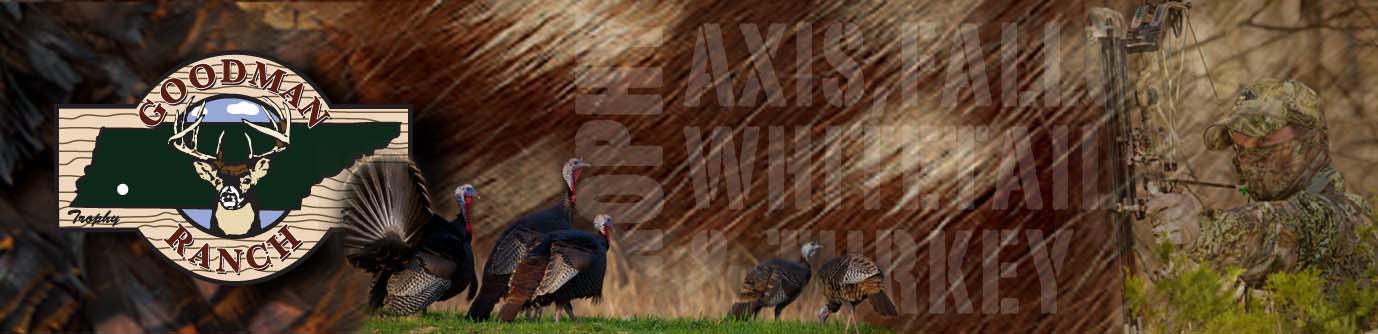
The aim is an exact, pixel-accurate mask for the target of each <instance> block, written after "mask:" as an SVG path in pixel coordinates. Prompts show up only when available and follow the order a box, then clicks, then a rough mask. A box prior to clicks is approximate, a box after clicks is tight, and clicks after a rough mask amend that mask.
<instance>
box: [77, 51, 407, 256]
mask: <svg viewBox="0 0 1378 334" xmlns="http://www.w3.org/2000/svg"><path fill="white" fill-rule="evenodd" d="M217 99H221V100H224V99H235V100H230V101H232V102H233V101H238V102H243V101H244V100H248V101H252V102H258V104H260V105H261V106H264V108H262V109H258V110H264V111H272V112H264V114H267V118H266V119H263V120H262V121H250V120H249V119H248V118H247V117H249V116H235V115H250V114H248V113H237V112H228V114H227V113H226V112H224V111H217V112H219V114H214V115H212V110H213V108H211V105H212V103H213V102H211V101H215V100H217ZM222 102H223V101H222ZM227 103H228V102H227ZM217 108H219V109H214V110H222V109H224V110H228V109H229V108H223V106H222V107H217ZM189 109H190V110H189ZM235 110H245V109H243V108H239V109H235ZM188 115H190V116H188ZM255 115H256V114H255ZM235 117H240V118H241V119H235ZM255 117H260V116H255ZM193 119H194V120H197V121H204V122H192V121H191V120H193ZM216 120H221V121H220V122H216ZM179 121H182V122H179ZM56 123H57V131H56V132H57V142H58V154H57V155H56V161H54V164H55V165H56V170H57V171H58V173H57V175H56V180H55V182H56V184H57V189H58V196H57V210H58V222H57V223H58V226H59V227H60V228H62V229H73V230H81V231H86V232H131V231H132V232H138V233H139V234H141V235H142V236H143V237H144V238H145V239H147V241H148V242H149V244H150V245H151V246H152V248H153V249H157V250H158V253H159V254H161V256H163V257H165V258H167V259H168V260H170V261H171V262H172V263H174V264H175V265H176V266H177V267H179V268H182V269H184V270H186V271H187V272H188V273H190V274H193V275H196V276H200V277H203V278H205V279H207V280H210V281H213V282H217V283H222V284H251V283H256V282H261V281H264V280H268V279H271V278H272V277H274V276H277V275H279V274H282V273H284V272H287V271H289V270H291V269H292V268H293V267H295V266H296V265H297V264H299V263H301V262H302V260H303V259H305V258H307V257H309V256H310V255H311V254H312V253H313V252H314V251H315V250H316V249H317V248H318V247H317V246H318V245H319V244H320V243H321V241H322V240H324V238H325V237H326V236H327V234H328V233H330V232H331V230H332V229H335V228H337V227H339V224H340V221H341V214H342V211H341V208H342V207H341V205H342V204H341V203H342V202H343V201H342V196H343V193H342V192H343V190H344V189H345V188H346V185H347V183H348V182H349V179H350V175H351V171H352V169H353V168H354V166H355V165H356V162H358V161H359V160H360V159H364V158H367V157H371V156H392V157H403V158H408V157H410V155H411V148H410V137H411V132H410V124H411V112H410V107H409V106H407V105H346V104H333V103H330V102H329V101H328V99H327V98H326V97H325V96H324V95H322V94H320V93H319V92H318V91H317V90H316V85H315V84H314V83H312V82H311V81H310V80H309V79H307V78H306V77H305V76H302V75H301V74H298V73H297V72H296V71H294V70H292V69H291V68H288V67H287V66H284V65H283V64H282V63H281V62H278V61H276V60H273V59H271V58H269V57H266V56H262V55H256V54H252V53H246V52H223V53H216V54H212V55H209V56H207V57H204V58H200V59H196V60H193V61H189V62H186V63H183V64H182V65H180V66H178V67H177V68H176V69H174V70H172V71H170V72H169V73H167V74H165V75H164V76H163V77H162V79H160V80H159V81H158V82H157V83H156V85H154V86H153V87H152V88H151V89H150V90H149V92H148V94H146V95H145V97H144V99H142V100H141V101H139V103H137V104H123V105H60V106H58V122H56ZM198 123H204V124H215V126H221V127H226V128H235V129H236V130H238V131H243V132H249V133H251V134H254V135H258V134H259V133H264V132H263V131H265V129H268V130H277V132H276V133H267V136H261V135H258V136H259V137H260V139H259V140H257V141H255V140H252V139H249V138H250V134H240V133H238V132H236V133H231V134H229V135H225V133H227V131H236V130H223V129H220V130H208V129H204V128H199V127H197V129H198V131H197V132H200V133H192V134H189V135H188V136H187V137H191V139H180V140H174V139H171V137H169V136H168V135H169V134H176V133H178V130H184V129H186V128H187V127H188V126H189V125H191V124H198ZM282 123H286V124H287V125H286V126H280V125H278V124H282ZM208 127H209V126H208ZM236 127H237V128H236ZM289 130H290V131H289ZM217 131H218V132H219V133H221V134H222V135H220V136H219V139H217V140H207V139H205V138H207V136H210V138H214V137H215V135H214V132H217ZM188 132H190V131H188ZM206 132H210V134H207V133H206ZM282 132H287V133H286V134H284V133H282ZM198 134H199V136H198ZM197 137H200V138H202V139H199V140H197V139H196V138H197ZM264 138H266V140H265V139H264ZM282 139H287V140H286V141H284V140H282ZM235 140H239V141H243V142H245V143H244V144H242V145H243V146H244V148H247V150H248V153H249V155H248V157H249V159H248V160H246V162H247V163H248V165H244V164H243V163H238V164H237V165H236V164H230V163H225V164H222V163H220V161H219V160H228V159H220V158H222V156H221V154H219V153H220V145H221V142H232V141H235ZM190 141H197V142H199V144H200V145H199V146H201V148H200V149H195V148H191V149H183V150H179V148H178V147H177V145H173V144H174V143H178V144H184V145H182V146H183V147H187V146H188V145H185V144H186V143H188V142H190ZM255 142H257V144H255ZM289 142H290V143H289ZM212 143H214V144H215V145H214V146H213V147H214V150H211V149H210V147H212V146H211V144H212ZM194 144H195V143H193V145H194ZM279 146H281V148H280V149H279ZM193 147H194V146H193ZM265 147H266V149H265ZM256 148H258V150H257V152H255V149H256ZM255 153H257V154H260V155H262V154H274V153H275V154H274V155H273V156H272V157H271V158H263V159H253V157H254V154H255ZM198 157H199V158H198ZM209 157H214V158H216V159H219V160H216V161H211V160H207V159H208V158H209ZM239 160H244V159H239ZM260 160H263V161H260ZM266 160H271V164H269V163H268V162H269V161H266ZM197 161H201V162H206V163H205V164H199V163H197V164H195V165H194V163H195V162H197ZM259 162H262V163H261V165H262V166H258V167H260V168H259V169H255V165H257V164H258V163H259ZM204 167H210V169H209V170H202V169H203V168H204ZM246 168H247V170H248V172H245V169H246ZM236 171H237V173H236ZM251 172H257V174H253V175H250V174H251ZM231 174H233V175H231ZM217 175H220V176H217ZM221 176H223V177H221ZM241 177H242V179H241ZM229 178H234V180H235V181H236V182H230V179H229ZM212 179H214V181H216V182H211V180H212ZM250 179H253V180H252V181H253V182H252V183H239V182H238V181H239V180H244V181H249V180H250ZM235 184H238V185H239V186H238V187H236V186H234V185H235ZM247 184H252V186H251V187H244V185H247ZM230 188H234V189H230ZM222 190H223V191H224V192H221V191H222ZM241 190H245V191H241ZM237 196H238V197H237ZM240 197H247V199H244V198H240ZM227 198H233V199H237V200H229V199H227ZM206 199H209V201H205V202H201V200H206ZM222 200H224V201H225V203H231V202H233V203H237V205H240V206H243V207H247V208H253V213H252V214H253V215H252V217H256V218H254V224H255V225H254V227H255V228H252V229H249V230H248V231H247V232H243V231H242V230H233V231H237V232H227V231H231V230H232V229H230V228H216V226H214V225H211V224H209V223H207V221H212V222H216V221H222V220H224V221H237V219H238V218H234V219H231V218H228V217H234V215H231V214H228V213H225V214H223V215H222V214H221V213H223V212H232V211H229V210H232V209H224V208H234V207H236V206H235V205H229V204H226V205H229V206H217V205H221V204H220V203H221V201H222ZM255 202H257V203H255ZM201 203H204V205H202V204H201ZM217 209H222V210H225V211H223V212H221V211H216V210H217ZM241 211H243V210H241ZM236 212H237V211H236ZM245 212H247V211H245ZM263 212H268V214H264V213H263ZM272 212H277V213H278V216H274V217H268V216H271V213H272ZM208 213H209V214H208ZM221 218H223V219H221ZM265 218H266V219H265ZM231 225H232V224H230V225H227V226H231ZM233 226H238V225H233Z"/></svg>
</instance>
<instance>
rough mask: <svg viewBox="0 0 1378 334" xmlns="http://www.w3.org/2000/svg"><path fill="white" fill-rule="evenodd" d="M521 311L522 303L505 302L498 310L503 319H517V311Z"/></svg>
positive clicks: (499, 316) (500, 317)
mask: <svg viewBox="0 0 1378 334" xmlns="http://www.w3.org/2000/svg"><path fill="white" fill-rule="evenodd" d="M521 311H522V304H519V303H504V304H502V309H500V310H498V319H501V320H502V321H512V320H514V319H517V313H520V312H521ZM555 312H559V310H555Z"/></svg>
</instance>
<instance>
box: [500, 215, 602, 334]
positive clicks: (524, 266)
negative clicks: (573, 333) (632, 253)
mask: <svg viewBox="0 0 1378 334" xmlns="http://www.w3.org/2000/svg"><path fill="white" fill-rule="evenodd" d="M593 226H594V228H595V229H597V230H598V233H599V234H593V233H589V232H586V231H580V230H572V229H571V230H564V231H558V232H553V233H550V234H547V235H546V237H545V240H542V241H541V243H540V244H539V245H537V246H536V248H533V249H531V252H530V253H529V254H527V256H526V258H525V259H523V260H522V262H521V264H520V265H518V266H517V270H516V271H515V272H513V273H512V284H511V288H510V289H509V291H508V292H507V300H506V302H505V303H503V305H502V309H501V310H499V311H498V318H499V319H502V320H503V321H512V319H514V318H516V317H517V313H518V312H520V311H522V310H528V309H532V308H541V307H545V306H548V305H550V304H555V305H557V306H558V307H559V310H556V311H555V322H556V323H559V322H560V311H561V310H563V311H564V312H565V314H566V315H569V319H570V320H571V321H572V320H574V307H573V306H571V305H570V302H571V301H573V300H575V299H582V298H592V299H593V300H594V302H597V301H598V300H599V299H600V298H602V296H603V273H604V272H606V271H607V262H608V255H607V253H608V237H609V235H610V234H611V232H612V218H611V217H609V216H608V215H605V214H604V215H598V217H596V218H594V220H593Z"/></svg>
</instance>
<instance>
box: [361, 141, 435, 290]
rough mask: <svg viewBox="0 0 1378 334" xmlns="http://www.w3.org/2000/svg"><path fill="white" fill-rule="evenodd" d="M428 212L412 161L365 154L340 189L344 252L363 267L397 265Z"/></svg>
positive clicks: (378, 269) (400, 266)
mask: <svg viewBox="0 0 1378 334" xmlns="http://www.w3.org/2000/svg"><path fill="white" fill-rule="evenodd" d="M431 215H432V214H431V210H430V198H429V197H427V195H426V182H425V179H423V178H422V176H421V173H420V171H419V170H417V169H416V166H414V165H412V164H411V163H410V162H408V161H406V160H403V159H379V158H371V159H368V160H367V161H364V162H362V163H361V164H360V165H359V167H358V168H357V169H356V170H355V172H354V176H353V179H351V180H350V183H349V186H348V188H347V189H346V191H345V207H344V226H345V235H344V236H345V238H344V246H345V250H346V257H347V258H348V259H349V262H350V264H353V265H354V266H355V267H359V268H361V269H364V270H366V271H369V272H395V271H398V270H402V269H403V268H405V266H406V263H407V261H408V260H410V259H411V255H412V250H414V249H415V248H416V245H417V244H418V243H419V242H420V241H421V239H422V238H421V237H420V235H419V234H420V232H421V230H422V227H423V226H425V224H426V222H427V221H429V220H430V218H431Z"/></svg>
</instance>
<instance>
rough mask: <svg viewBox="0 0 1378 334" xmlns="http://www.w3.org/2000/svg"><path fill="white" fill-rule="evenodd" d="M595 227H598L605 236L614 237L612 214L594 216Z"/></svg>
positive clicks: (599, 231)
mask: <svg viewBox="0 0 1378 334" xmlns="http://www.w3.org/2000/svg"><path fill="white" fill-rule="evenodd" d="M593 228H594V229H597V230H598V233H599V234H602V235H603V238H612V216H609V215H608V214H606V213H605V214H600V215H598V216H597V217H593Z"/></svg>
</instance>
